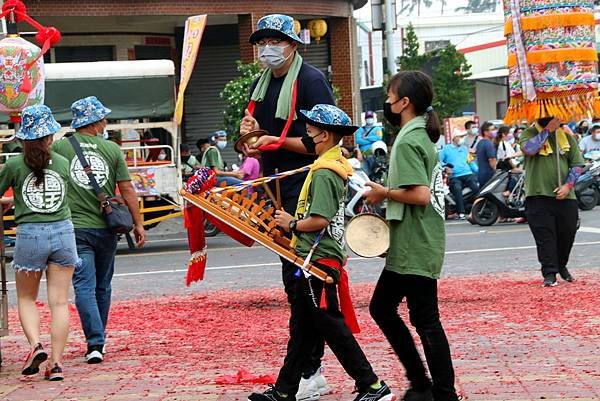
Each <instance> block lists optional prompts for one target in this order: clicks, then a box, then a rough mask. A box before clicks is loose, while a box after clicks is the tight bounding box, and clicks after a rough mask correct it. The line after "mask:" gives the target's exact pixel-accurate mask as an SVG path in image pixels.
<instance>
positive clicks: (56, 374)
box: [44, 363, 65, 382]
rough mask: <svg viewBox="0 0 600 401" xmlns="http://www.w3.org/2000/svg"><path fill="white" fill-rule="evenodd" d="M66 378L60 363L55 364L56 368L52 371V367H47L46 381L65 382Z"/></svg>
mask: <svg viewBox="0 0 600 401" xmlns="http://www.w3.org/2000/svg"><path fill="white" fill-rule="evenodd" d="M64 378H65V376H64V375H63V371H62V369H61V368H60V366H58V363H55V364H54V367H53V368H52V369H50V365H48V366H47V367H46V373H44V379H46V380H50V381H51V382H56V381H60V380H64Z"/></svg>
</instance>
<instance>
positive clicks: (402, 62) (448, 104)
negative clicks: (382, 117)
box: [384, 25, 473, 118]
mask: <svg viewBox="0 0 600 401" xmlns="http://www.w3.org/2000/svg"><path fill="white" fill-rule="evenodd" d="M397 64H398V66H399V67H400V68H399V69H400V71H408V70H424V69H425V66H428V68H431V66H433V68H432V70H431V75H432V77H431V78H432V81H433V88H434V90H435V93H436V97H435V99H434V103H433V107H434V108H435V109H436V111H437V113H438V115H439V116H440V118H444V117H452V116H456V115H458V114H459V113H460V111H461V109H462V108H463V107H464V106H466V105H468V104H470V103H471V102H472V99H473V86H472V84H471V82H470V81H467V80H466V78H468V77H470V76H471V72H470V70H471V66H470V65H469V64H468V63H467V60H466V58H465V56H464V54H462V53H460V52H459V51H457V50H456V47H454V46H453V45H448V46H447V47H446V48H444V49H438V50H435V51H432V52H429V53H425V54H419V38H418V37H417V35H416V34H415V31H414V29H413V27H412V26H411V25H409V26H408V27H407V29H406V37H405V39H404V53H403V54H402V56H400V57H398V60H397ZM385 90H387V82H384V91H385ZM385 98H387V93H386V94H384V99H385Z"/></svg>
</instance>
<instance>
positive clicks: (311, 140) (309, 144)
mask: <svg viewBox="0 0 600 401" xmlns="http://www.w3.org/2000/svg"><path fill="white" fill-rule="evenodd" d="M322 133H323V132H321V133H319V134H318V135H315V136H314V137H312V136H310V135H308V132H305V133H303V134H302V139H301V141H302V144H303V145H304V147H305V148H306V151H307V152H308V153H310V154H311V155H314V154H316V153H317V142H315V138H316V137H318V136H319V135H321V134H322ZM318 143H321V142H318Z"/></svg>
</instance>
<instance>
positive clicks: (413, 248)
mask: <svg viewBox="0 0 600 401" xmlns="http://www.w3.org/2000/svg"><path fill="white" fill-rule="evenodd" d="M388 174H389V175H388V180H389V186H390V188H391V189H397V188H408V187H413V186H427V187H428V188H429V192H430V195H431V201H430V202H429V204H428V205H426V206H420V205H409V204H403V203H400V202H394V201H390V202H388V210H387V216H386V217H387V220H389V223H390V249H389V251H388V254H387V257H386V263H385V268H386V269H387V270H391V271H393V272H396V273H399V274H415V275H419V276H425V277H429V278H432V279H438V278H439V277H440V273H441V270H442V264H443V261H444V252H445V247H446V230H445V227H444V190H443V181H442V167H441V165H440V163H439V161H438V154H437V151H436V149H435V146H434V144H433V143H432V142H431V140H430V139H429V136H428V135H427V131H426V130H425V120H424V119H423V118H422V117H416V118H414V119H413V120H411V121H409V122H408V123H407V124H406V126H405V127H403V128H402V130H401V131H400V133H399V134H398V137H397V138H396V141H395V142H394V145H393V146H392V152H391V155H390V169H389V173H388Z"/></svg>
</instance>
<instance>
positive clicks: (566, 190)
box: [554, 184, 571, 200]
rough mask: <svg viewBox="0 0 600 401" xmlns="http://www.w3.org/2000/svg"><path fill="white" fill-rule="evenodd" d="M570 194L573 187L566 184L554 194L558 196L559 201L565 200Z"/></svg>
mask: <svg viewBox="0 0 600 401" xmlns="http://www.w3.org/2000/svg"><path fill="white" fill-rule="evenodd" d="M570 192H571V186H569V185H567V184H564V185H562V186H560V187H558V188H556V189H555V190H554V193H555V194H556V199H558V200H563V199H565V198H566V197H567V196H568V195H569V193H570Z"/></svg>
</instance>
